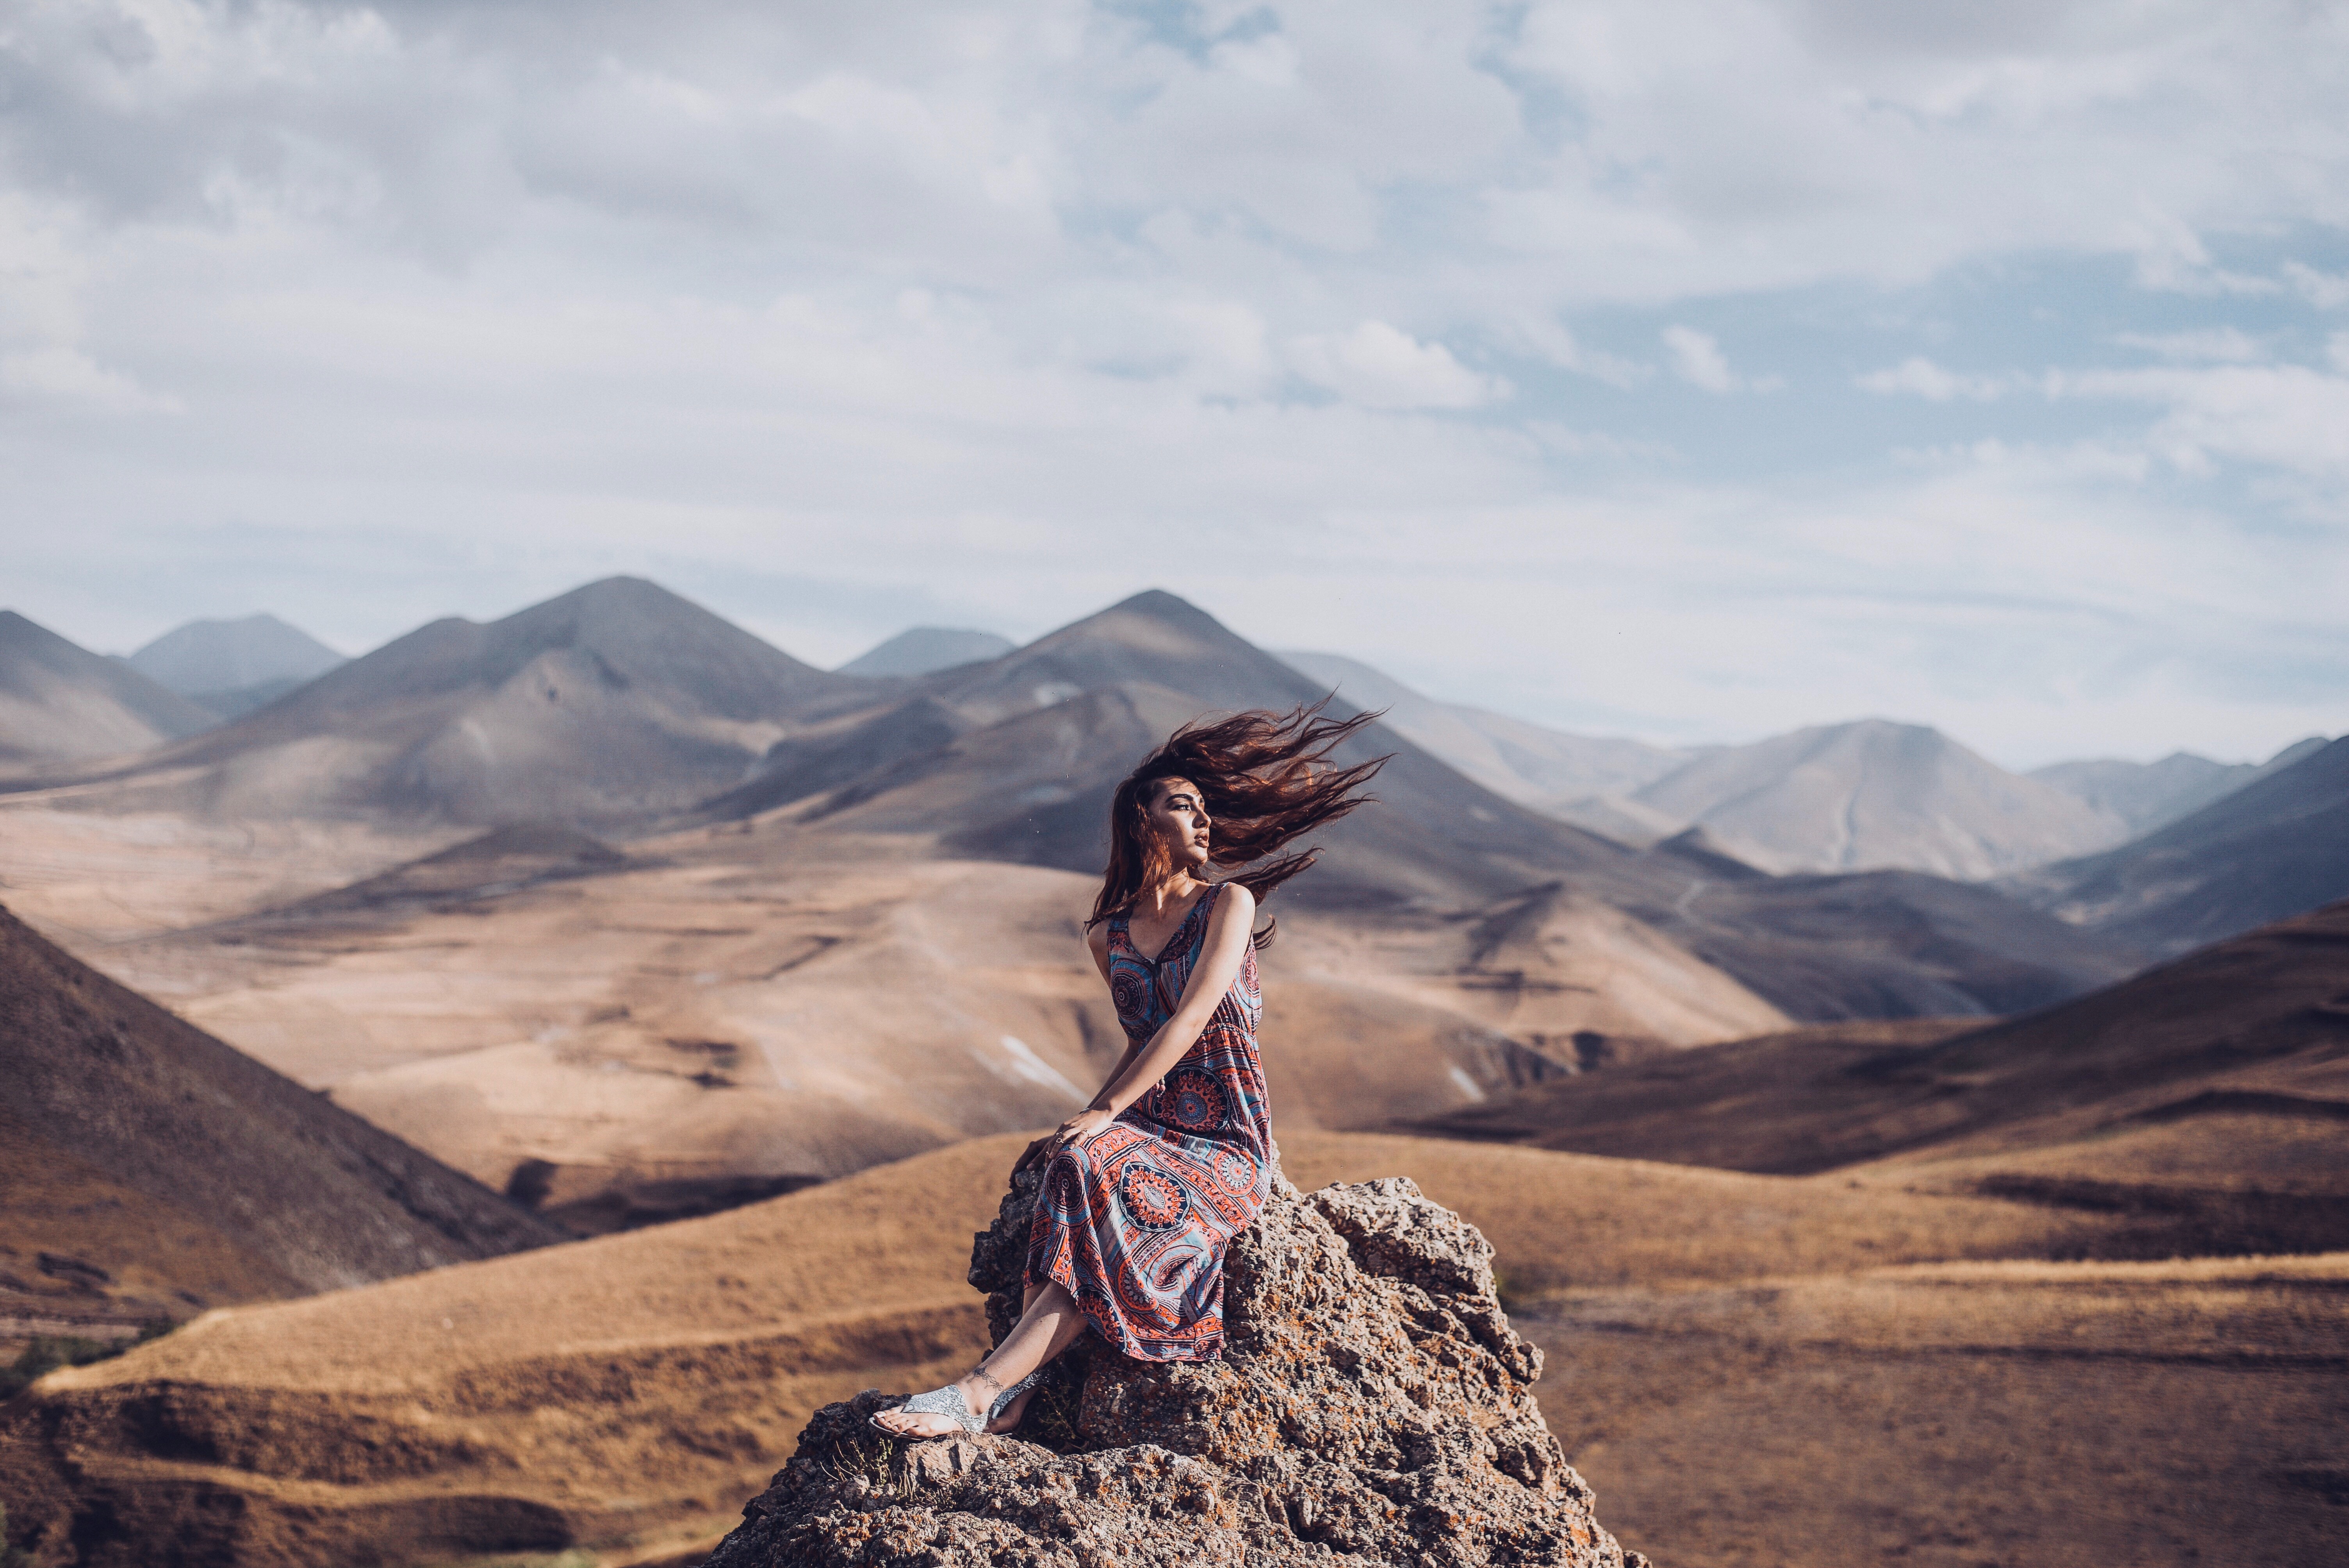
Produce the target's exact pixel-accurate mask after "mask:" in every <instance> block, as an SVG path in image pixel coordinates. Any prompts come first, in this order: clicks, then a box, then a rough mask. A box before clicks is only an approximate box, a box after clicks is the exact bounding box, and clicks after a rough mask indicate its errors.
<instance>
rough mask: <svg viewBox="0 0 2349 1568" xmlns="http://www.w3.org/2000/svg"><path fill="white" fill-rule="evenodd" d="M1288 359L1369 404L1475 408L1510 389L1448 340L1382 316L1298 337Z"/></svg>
mask: <svg viewBox="0 0 2349 1568" xmlns="http://www.w3.org/2000/svg"><path fill="white" fill-rule="evenodd" d="M1288 359H1289V364H1290V365H1291V366H1293V367H1294V368H1295V369H1296V371H1297V373H1298V374H1299V376H1302V377H1305V378H1306V379H1307V380H1309V381H1311V382H1313V383H1314V384H1316V385H1317V386H1320V387H1327V388H1328V389H1329V390H1330V391H1332V392H1335V393H1337V394H1338V395H1339V396H1340V397H1343V398H1345V399H1346V400H1347V401H1349V402H1352V403H1359V404H1361V406H1362V407H1366V408H1474V407H1479V406H1480V405H1482V404H1485V403H1490V402H1494V401H1495V400H1496V399H1499V398H1502V397H1507V396H1508V392H1509V386H1508V383H1507V382H1506V381H1504V380H1502V379H1501V378H1499V377H1493V376H1484V375H1479V374H1478V373H1477V372H1475V371H1474V370H1471V369H1469V368H1468V367H1467V366H1464V365H1463V364H1461V363H1460V362H1459V361H1458V360H1457V359H1454V357H1453V356H1452V351H1451V350H1450V349H1448V348H1446V347H1444V345H1442V344H1440V343H1422V342H1420V341H1419V340H1417V339H1416V338H1414V337H1413V336H1412V335H1410V334H1409V333H1406V332H1402V331H1398V330H1397V329H1396V328H1394V327H1392V326H1389V325H1387V324H1386V323H1385V322H1382V321H1366V322H1363V323H1362V324H1361V325H1359V326H1357V327H1355V328H1354V329H1353V330H1352V331H1350V332H1347V333H1341V334H1337V335H1326V336H1316V337H1300V338H1298V339H1296V340H1295V341H1294V342H1292V343H1291V344H1290V345H1289V346H1288Z"/></svg>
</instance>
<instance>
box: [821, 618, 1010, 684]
mask: <svg viewBox="0 0 2349 1568" xmlns="http://www.w3.org/2000/svg"><path fill="white" fill-rule="evenodd" d="M1016 646H1017V644H1015V643H1013V642H1012V641H1011V639H1010V638H1009V637H999V636H997V635H996V634H994V633H993V632H981V631H978V630H975V629H973V628H971V627H968V626H908V627H907V628H906V629H905V630H904V631H902V632H900V633H898V634H896V635H895V636H894V637H891V638H890V639H889V640H888V641H887V642H885V643H881V644H879V645H875V646H874V647H871V648H868V649H866V650H865V651H864V653H862V654H859V655H857V656H856V657H854V658H853V659H851V660H849V661H848V663H846V664H844V665H841V666H840V668H839V669H838V670H837V671H835V672H834V673H835V674H838V675H843V676H926V675H931V674H934V673H936V671H939V670H950V669H953V668H955V667H956V666H957V665H971V664H978V663H980V662H982V661H984V660H987V659H998V658H1001V657H1002V656H1003V655H1006V654H1008V653H1009V652H1010V651H1011V650H1012V649H1013V648H1014V647H1016Z"/></svg>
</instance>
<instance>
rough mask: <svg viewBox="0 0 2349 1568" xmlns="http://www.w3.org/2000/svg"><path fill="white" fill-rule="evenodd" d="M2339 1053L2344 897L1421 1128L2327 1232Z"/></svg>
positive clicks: (2347, 932) (2344, 1224) (2343, 1015)
mask: <svg viewBox="0 0 2349 1568" xmlns="http://www.w3.org/2000/svg"><path fill="white" fill-rule="evenodd" d="M2344 1062H2349V901H2344V902H2343V903H2334V904H2332V905H2329V906H2327V907H2325V908H2324V909H2322V910H2319V911H2317V912H2315V913H2311V914H2306V915H2302V916H2299V917H2297V918H2295V919H2292V920H2289V921H2285V922H2282V923H2277V924H2274V925H2270V926H2266V927H2263V928H2262V929H2261V930H2259V931H2256V932H2253V933H2251V934H2248V935H2244V936H2239V937H2236V938H2234V939H2232V940H2230V941H2228V942H2225V943H2221V944H2218V945H2216V946H2213V947H2209V948H2207V949H2204V950H2203V951H2201V952H2199V953H2196V954H2191V955H2189V956H2188V957H2185V958H2181V959H2178V960H2176V961H2174V962H2171V963H2169V964H2166V965H2161V966H2159V967H2158V968H2155V969H2151V970H2148V971H2147V972H2146V973H2144V974H2142V975H2137V976H2136V977H2134V978H2132V979H2129V980H2127V981H2125V982H2123V983H2121V984H2119V985H2113V986H2110V987H2107V988H2106V989H2104V990H2101V991H2097V992H2095V993H2094V994H2092V995H2085V996H2081V997H2078V998H2075V999H2074V1000H2072V1001H2069V1002H2066V1003H2064V1004H2063V1005H2061V1006H2055V1007H2051V1008H2048V1009H2045V1010H2044V1011H2042V1012H2039V1013H2036V1014H2034V1015H2033V1016H2028V1017H2023V1018H2018V1019H2015V1020H2013V1021H2012V1022H2008V1023H2002V1024H1993V1025H1991V1026H1987V1027H1980V1028H1971V1029H1968V1028H1963V1027H1962V1026H1957V1025H1955V1024H1954V1023H1953V1022H1951V1021H1934V1022H1925V1023H1918V1022H1911V1023H1908V1024H1905V1025H1903V1024H1896V1025H1887V1024H1881V1023H1874V1024H1866V1025H1845V1026H1838V1027H1834V1028H1826V1029H1810V1030H1803V1031H1797V1032H1795V1033H1791V1034H1780V1035H1775V1036H1771V1037H1765V1038H1760V1039H1754V1040H1746V1041H1738V1042H1735V1043H1733V1044H1729V1045H1722V1046H1709V1047H1700V1048H1698V1049H1696V1050H1693V1051H1684V1052H1680V1053H1677V1054H1675V1055H1673V1056H1672V1057H1670V1058H1654V1059H1651V1060H1650V1061H1643V1062H1634V1063H1631V1064H1630V1065H1628V1066H1625V1067H1621V1068H1611V1069H1609V1071H1608V1072H1605V1073H1600V1074H1596V1075H1592V1076H1590V1077H1588V1078H1571V1079H1561V1080H1556V1081H1553V1082H1550V1083H1545V1084H1540V1085H1537V1086H1534V1087H1532V1088H1527V1089H1525V1090H1523V1091H1521V1092H1519V1093H1517V1094H1516V1095H1514V1096H1511V1097H1509V1098H1507V1099H1502V1100H1497V1101H1495V1102H1493V1103H1491V1104H1489V1105H1484V1106H1475V1107H1469V1108H1466V1109H1462V1110H1458V1111H1455V1112H1453V1113H1450V1114H1448V1115H1446V1116H1444V1117H1443V1118H1440V1119H1433V1120H1427V1121H1421V1122H1416V1123H1413V1124H1412V1125H1413V1127H1414V1128H1415V1129H1416V1130H1420V1131H1425V1132H1440V1133H1442V1134H1444V1135H1446V1136H1452V1137H1471V1138H1477V1139H1487V1140H1501V1141H1510V1142H1527V1143H1532V1144H1536V1145H1538V1146H1539V1147H1542V1148H1546V1149H1561V1150H1579V1151H1583V1152H1586V1153H1606V1154H1612V1155H1619V1156H1628V1157H1631V1158H1636V1159H1642V1160H1661V1161H1674V1162H1679V1163H1689V1164H1705V1165H1719V1166H1724V1167H1727V1168H1730V1169H1734V1170H1741V1171H1764V1172H1774V1173H1778V1174H1804V1173H1808V1172H1813V1171H1827V1170H1834V1169H1838V1168H1843V1167H1847V1166H1852V1165H1854V1164H1855V1163H1857V1162H1859V1161H1876V1160H1882V1159H1884V1158H1885V1157H1887V1156H1892V1155H1898V1156H1899V1157H1900V1159H1901V1161H1903V1164H1904V1167H1913V1168H1916V1169H1919V1170H1926V1169H1934V1168H1940V1167H1946V1166H1947V1165H1948V1162H1950V1161H1973V1162H1975V1164H1973V1165H1970V1166H1968V1167H1966V1176H1967V1180H1968V1181H1971V1182H1974V1183H1976V1184H1979V1183H1980V1182H1982V1181H1991V1186H1992V1189H1993V1190H1994V1191H1996V1195H1999V1196H2004V1197H2009V1198H2020V1199H2022V1200H2023V1201H2027V1202H2051V1203H2054V1204H2057V1205H2058V1206H2063V1205H2065V1204H2069V1205H2070V1206H2074V1207H2077V1208H2080V1209H2083V1210H2088V1211H2095V1212H2115V1213H2126V1212H2145V1213H2147V1214H2152V1213H2156V1212H2164V1213H2168V1215H2170V1216H2172V1218H2173V1219H2180V1218H2182V1219H2186V1220H2191V1219H2192V1217H2193V1216H2194V1214H2195V1213H2196V1212H2197V1209H2198V1205H2199V1206H2200V1207H2201V1208H2202V1210H2204V1211H2205V1212H2207V1214H2208V1215H2209V1216H2210V1217H2213V1218H2216V1219H2220V1220H2224V1219H2225V1218H2226V1217H2227V1216H2228V1215H2229V1214H2230V1213H2231V1215H2232V1216H2233V1222H2236V1223H2239V1224H2251V1225H2262V1224H2264V1225H2267V1226H2270V1227H2272V1228H2274V1229H2275V1230H2276V1231H2277V1232H2278V1233H2279V1235H2278V1236H2277V1237H2271V1240H2279V1239H2280V1240H2281V1241H2282V1243H2284V1244H2282V1245H2281V1246H2280V1247H2279V1248H2278V1250H2286V1251H2300V1250H2306V1245H2305V1243H2307V1241H2308V1240H2309V1239H2310V1238H2311V1237H2312V1236H2313V1234H2314V1232H2315V1231H2323V1233H2324V1234H2323V1237H2318V1238H2316V1239H2317V1240H2319V1241H2320V1242H2321V1243H2322V1244H2324V1245H2329V1246H2333V1247H2338V1246H2341V1245H2344V1244H2349V1210H2345V1209H2344V1206H2343V1201H2344V1198H2349V1189H2344V1187H2343V1182H2342V1179H2341V1175H2340V1173H2341V1172H2342V1171H2344V1170H2349V1160H2344V1156H2349V1068H2344ZM2026 1155H2027V1156H2028V1157H2027V1158H2026V1157H2025V1156H2026ZM1982 1161H1990V1162H1992V1165H1995V1166H1997V1167H1999V1169H1998V1170H1996V1171H1993V1170H1992V1169H1990V1167H1989V1166H1983V1165H1981V1164H1980V1162H1982ZM1920 1162H1939V1165H1938V1166H1937V1165H1935V1164H1932V1163H1920ZM1993 1177H1995V1178H1996V1179H1995V1180H1994V1181H1992V1178H1993ZM2125 1178H2126V1179H2127V1180H2126V1181H2125V1180H2124V1179H2125ZM2065 1182H2068V1183H2071V1185H2070V1186H2069V1187H2066V1186H2064V1185H2063V1183H2065ZM2099 1182H2102V1183H2103V1184H2104V1186H2103V1188H2102V1189H2100V1188H2099V1187H2098V1185H2097V1183H2099ZM2203 1182H2211V1183H2215V1185H2213V1186H2209V1187H2207V1188H2206V1187H2205V1186H2203V1185H2201V1184H2200V1183H2203ZM2051 1183H2052V1185H2051ZM2132 1183H2133V1184H2134V1187H2133V1188H2132V1187H2131V1184H2132ZM2246 1186H2249V1187H2250V1188H2251V1189H2252V1191H2251V1192H2250V1193H2248V1194H2245V1193H2243V1192H2242V1189H2244V1188H2245V1187H2246ZM2124 1189H2130V1190H2124ZM2137 1189H2141V1191H2139V1190H2137ZM1911 1190H1912V1191H1913V1190H1914V1189H1913V1188H1912V1189H1911ZM2133 1192H2134V1195H2132V1193H2133ZM2230 1192H2231V1193H2234V1194H2237V1196H2235V1197H2230V1196H2228V1194H2229V1193H2230ZM2294 1192H2305V1193H2311V1194H2312V1196H2311V1197H2310V1198H2309V1199H2308V1200H2307V1201H2305V1202H2302V1201H2300V1200H2297V1199H2293V1198H2292V1193H2294ZM2165 1194H2166V1196H2165ZM2261 1194H2265V1195H2264V1196H2262V1195H2261ZM2319 1194H2334V1195H2332V1196H2319ZM2328 1216H2329V1217H2328ZM2312 1227H2313V1229H2312ZM2295 1235H2297V1236H2299V1237H2300V1238H2301V1240H2300V1241H2299V1242H2293V1241H2292V1236H2295ZM2238 1240H2239V1241H2240V1240H2241V1238H2238ZM2233 1250H2252V1251H2257V1250H2261V1247H2260V1246H2259V1245H2257V1244H2251V1245H2248V1246H2243V1245H2239V1246H2237V1247H2235V1248H2234V1249H2233ZM2163 1255H2167V1254H2166V1253H2165V1254H2163Z"/></svg>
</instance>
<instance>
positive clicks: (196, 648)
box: [124, 615, 347, 718]
mask: <svg viewBox="0 0 2349 1568" xmlns="http://www.w3.org/2000/svg"><path fill="white" fill-rule="evenodd" d="M124 662H125V663H126V664H128V665H129V666H130V667H131V668H132V669H135V670H137V671H138V672H139V673H140V675H143V676H146V677H147V678H148V679H150V680H151V681H153V682H155V683H156V684H157V685H159V686H169V687H170V688H171V690H173V691H175V692H178V693H180V694H181V696H186V697H191V698H192V699H193V700H194V701H195V702H196V703H198V704H199V705H200V706H202V707H206V708H208V709H210V710H211V711H212V713H214V714H216V715H217V716H219V717H222V718H235V717H240V716H241V715H243V714H247V713H251V712H252V711H253V710H254V709H255V708H258V707H266V706H268V705H269V704H270V703H273V702H274V701H276V700H277V699H278V698H279V697H281V696H285V694H286V693H287V692H289V691H292V690H293V689H294V688H295V687H296V686H301V685H302V684H303V683H305V681H310V680H315V679H316V678H317V677H318V676H322V675H325V674H326V672H327V671H328V670H331V669H333V668H335V667H336V665H341V664H344V663H346V662H347V661H346V660H345V659H344V657H343V655H340V654H338V653H336V652H335V650H334V649H332V648H330V647H328V646H326V644H324V643H322V642H320V641H318V640H317V639H316V637H313V636H312V635H310V634H308V633H307V632H305V631H303V630H302V629H301V628H299V627H297V626H289V625H287V624H285V622H283V621H281V620H279V619H278V618H277V617H276V616H274V615H247V616H245V617H244V618H243V620H238V621H191V622H189V623H188V624H186V625H183V626H179V627H176V628H174V629H173V630H171V631H169V632H166V633H164V634H162V635H161V636H160V637H158V638H156V639H155V640H154V641H153V642H151V643H149V644H148V645H146V646H144V647H142V648H140V650H139V651H138V652H137V653H135V654H132V655H130V656H129V658H128V659H126V660H125V661H124Z"/></svg>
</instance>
